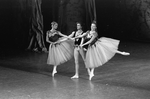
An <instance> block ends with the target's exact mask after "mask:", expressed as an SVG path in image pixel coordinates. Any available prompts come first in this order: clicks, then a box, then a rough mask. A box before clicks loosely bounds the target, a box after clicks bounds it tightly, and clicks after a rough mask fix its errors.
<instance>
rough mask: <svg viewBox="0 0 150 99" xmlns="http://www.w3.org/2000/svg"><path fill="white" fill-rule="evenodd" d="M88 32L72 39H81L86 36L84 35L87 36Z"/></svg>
mask: <svg viewBox="0 0 150 99" xmlns="http://www.w3.org/2000/svg"><path fill="white" fill-rule="evenodd" d="M88 32H89V31H87V32H85V33H83V34H82V35H79V36H76V37H74V38H75V39H76V38H82V37H84V36H86V35H87V34H88Z"/></svg>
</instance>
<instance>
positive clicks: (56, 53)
mask: <svg viewBox="0 0 150 99" xmlns="http://www.w3.org/2000/svg"><path fill="white" fill-rule="evenodd" d="M51 27H52V28H51V30H49V31H47V33H46V34H47V35H46V41H47V42H48V43H50V45H49V53H48V59H47V64H49V65H54V66H53V71H52V77H54V75H55V74H56V73H57V66H58V65H60V64H62V63H64V62H66V61H68V60H69V59H71V57H72V56H73V54H72V53H73V41H72V40H69V37H68V36H66V35H64V34H62V33H60V32H59V31H57V30H56V29H57V27H58V23H56V22H52V23H51ZM61 36H62V37H61Z"/></svg>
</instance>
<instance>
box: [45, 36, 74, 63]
mask: <svg viewBox="0 0 150 99" xmlns="http://www.w3.org/2000/svg"><path fill="white" fill-rule="evenodd" d="M59 41H60V42H59ZM59 41H58V42H59V43H56V44H50V46H49V54H48V59H47V64H49V65H60V64H62V63H64V62H66V61H68V60H69V59H71V58H72V56H73V41H72V40H67V39H64V38H60V39H59Z"/></svg>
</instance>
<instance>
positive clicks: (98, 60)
mask: <svg viewBox="0 0 150 99" xmlns="http://www.w3.org/2000/svg"><path fill="white" fill-rule="evenodd" d="M119 42H120V41H119V40H115V39H111V38H106V37H101V38H99V39H98V40H97V41H96V42H95V43H94V44H92V45H90V46H88V49H87V53H86V68H95V67H99V66H101V65H103V64H105V63H106V62H107V61H109V60H110V59H111V58H112V57H113V56H114V55H115V54H116V51H117V49H118V45H119Z"/></svg>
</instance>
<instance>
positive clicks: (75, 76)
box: [71, 75, 79, 79]
mask: <svg viewBox="0 0 150 99" xmlns="http://www.w3.org/2000/svg"><path fill="white" fill-rule="evenodd" d="M74 78H79V76H77V75H74V76H72V77H71V79H74Z"/></svg>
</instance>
